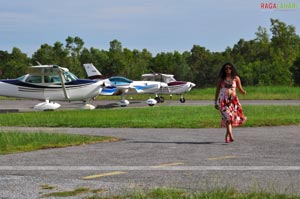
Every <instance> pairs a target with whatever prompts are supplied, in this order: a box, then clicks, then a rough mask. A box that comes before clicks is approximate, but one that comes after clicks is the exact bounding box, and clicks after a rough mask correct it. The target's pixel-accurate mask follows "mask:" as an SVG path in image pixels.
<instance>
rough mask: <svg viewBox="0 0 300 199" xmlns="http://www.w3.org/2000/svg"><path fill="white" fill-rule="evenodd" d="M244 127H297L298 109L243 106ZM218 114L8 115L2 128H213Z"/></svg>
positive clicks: (206, 110)
mask: <svg viewBox="0 0 300 199" xmlns="http://www.w3.org/2000/svg"><path fill="white" fill-rule="evenodd" d="M243 109H244V113H245V115H246V116H247V117H248V121H247V122H246V123H245V125H244V126H247V127H254V126H278V125H299V124H300V114H299V113H300V106H285V105H282V106H274V105H270V106H268V105H261V106H255V105H245V106H243ZM220 118H221V116H220V113H219V112H218V111H217V110H215V109H214V108H213V106H160V107H143V108H119V109H101V110H100V109H98V110H92V111H87V110H71V111H52V112H28V113H10V114H2V115H0V125H1V126H29V127H79V128H80V127H94V128H99V127H102V128H109V127H114V128H129V127H131V128H216V127H220Z"/></svg>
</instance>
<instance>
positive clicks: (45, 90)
mask: <svg viewBox="0 0 300 199" xmlns="http://www.w3.org/2000/svg"><path fill="white" fill-rule="evenodd" d="M102 87H103V82H102V81H93V80H85V79H78V78H77V77H76V76H75V75H74V74H73V73H71V72H70V71H69V70H68V69H67V68H63V67H60V66H57V65H39V66H32V67H30V68H29V73H28V74H26V75H23V76H21V77H19V78H17V79H7V80H3V79H2V80H0V95H2V96H8V97H18V98H30V99H39V100H45V102H42V103H39V104H37V105H35V106H34V109H36V110H54V109H57V108H59V107H60V104H58V103H55V102H53V101H83V102H84V105H83V106H81V107H80V108H81V109H94V108H95V107H94V106H92V105H90V104H86V100H88V99H92V98H94V97H96V96H97V95H99V91H101V88H102Z"/></svg>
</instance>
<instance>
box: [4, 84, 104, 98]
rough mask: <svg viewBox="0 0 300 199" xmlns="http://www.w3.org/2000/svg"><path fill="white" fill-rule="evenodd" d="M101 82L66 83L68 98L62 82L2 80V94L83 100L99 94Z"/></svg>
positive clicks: (18, 96)
mask: <svg viewBox="0 0 300 199" xmlns="http://www.w3.org/2000/svg"><path fill="white" fill-rule="evenodd" d="M100 85H101V82H97V81H93V80H80V79H78V80H76V81H72V82H68V83H65V88H66V91H67V93H68V96H69V99H66V96H65V94H64V91H63V89H62V84H61V83H44V84H40V83H39V84H35V83H28V82H23V81H20V80H18V79H11V80H0V95H1V96H8V97H17V98H31V99H40V100H45V99H46V100H56V101H64V100H67V101H77V100H78V101H81V100H85V99H89V98H93V97H95V96H97V95H98V94H99V88H100Z"/></svg>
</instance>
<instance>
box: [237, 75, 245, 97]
mask: <svg viewBox="0 0 300 199" xmlns="http://www.w3.org/2000/svg"><path fill="white" fill-rule="evenodd" d="M235 79H236V86H237V88H238V89H239V91H240V92H241V93H242V94H243V95H246V91H245V90H244V89H243V87H242V83H241V79H240V78H239V77H238V76H236V77H235Z"/></svg>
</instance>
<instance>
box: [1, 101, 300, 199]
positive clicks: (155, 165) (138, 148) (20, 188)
mask: <svg viewBox="0 0 300 199" xmlns="http://www.w3.org/2000/svg"><path fill="white" fill-rule="evenodd" d="M3 102H4V101H2V103H1V101H0V108H3V104H5V103H6V102H5V103H3ZM36 102H37V101H30V100H29V101H25V102H24V101H23V100H22V101H17V102H15V101H14V103H13V105H9V104H11V102H7V104H6V105H4V108H7V109H8V108H16V104H17V105H18V109H19V107H21V109H22V107H23V108H24V109H26V110H30V109H28V108H27V107H30V106H32V105H34V104H36ZM265 102H266V101H264V103H258V102H254V101H251V102H249V103H252V104H253V103H256V105H260V104H265ZM106 103H111V102H106ZM106 103H105V102H100V103H99V102H97V106H98V108H113V107H115V106H112V104H111V105H110V106H107V107H99V106H106V105H107V104H106ZM172 103H174V104H175V103H176V104H179V105H180V103H179V102H177V101H176V102H175V101H172V102H170V103H169V104H172ZM276 103H277V104H278V103H281V104H282V105H285V104H289V103H290V104H291V105H299V104H298V103H299V101H297V100H294V101H288V102H287V101H272V103H271V101H268V102H267V104H276ZM189 104H194V105H212V102H211V101H201V102H198V101H190V103H186V104H185V105H189ZM243 104H247V102H246V101H243ZM28 105H29V106H28ZM64 105H65V106H67V105H70V104H63V106H64ZM131 105H132V106H147V105H145V104H143V103H142V102H136V103H132V104H131ZM165 105H168V104H167V103H166V104H165ZM10 106H11V107H10ZM73 107H76V104H74V103H72V104H71V105H70V106H69V107H68V108H73ZM16 129H17V130H20V131H22V132H27V131H39V132H40V131H42V132H54V133H59V132H63V133H72V134H85V135H96V136H105V135H109V136H114V137H118V138H120V139H121V140H120V141H118V142H111V143H98V144H91V145H83V146H76V147H67V148H59V149H47V150H39V151H33V152H26V153H18V154H9V155H0V198H1V199H2V198H24V199H27V198H28V199H32V198H42V197H43V196H44V195H45V194H47V193H53V192H61V191H73V190H75V189H76V188H79V187H81V188H82V187H86V188H90V189H97V190H101V191H99V193H98V194H99V195H107V194H118V193H122V192H126V191H130V190H139V189H144V188H145V189H148V188H153V187H157V186H164V187H170V188H184V189H188V190H192V191H195V190H196V191H201V190H210V189H214V188H220V187H232V188H235V189H237V190H241V191H248V190H250V191H253V190H255V191H268V192H272V193H274V192H278V193H292V194H298V195H300V156H299V154H300V133H299V132H300V126H279V127H258V128H234V135H235V141H234V142H233V143H230V144H226V143H225V142H224V134H225V129H221V128H205V129H157V128H147V129H139V128H28V127H1V130H7V131H9V130H16ZM45 187H46V188H45ZM47 187H51V189H47ZM100 192H101V193H100ZM92 195H94V193H91V192H88V193H85V194H83V195H79V196H76V197H70V198H84V197H86V196H92Z"/></svg>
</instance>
